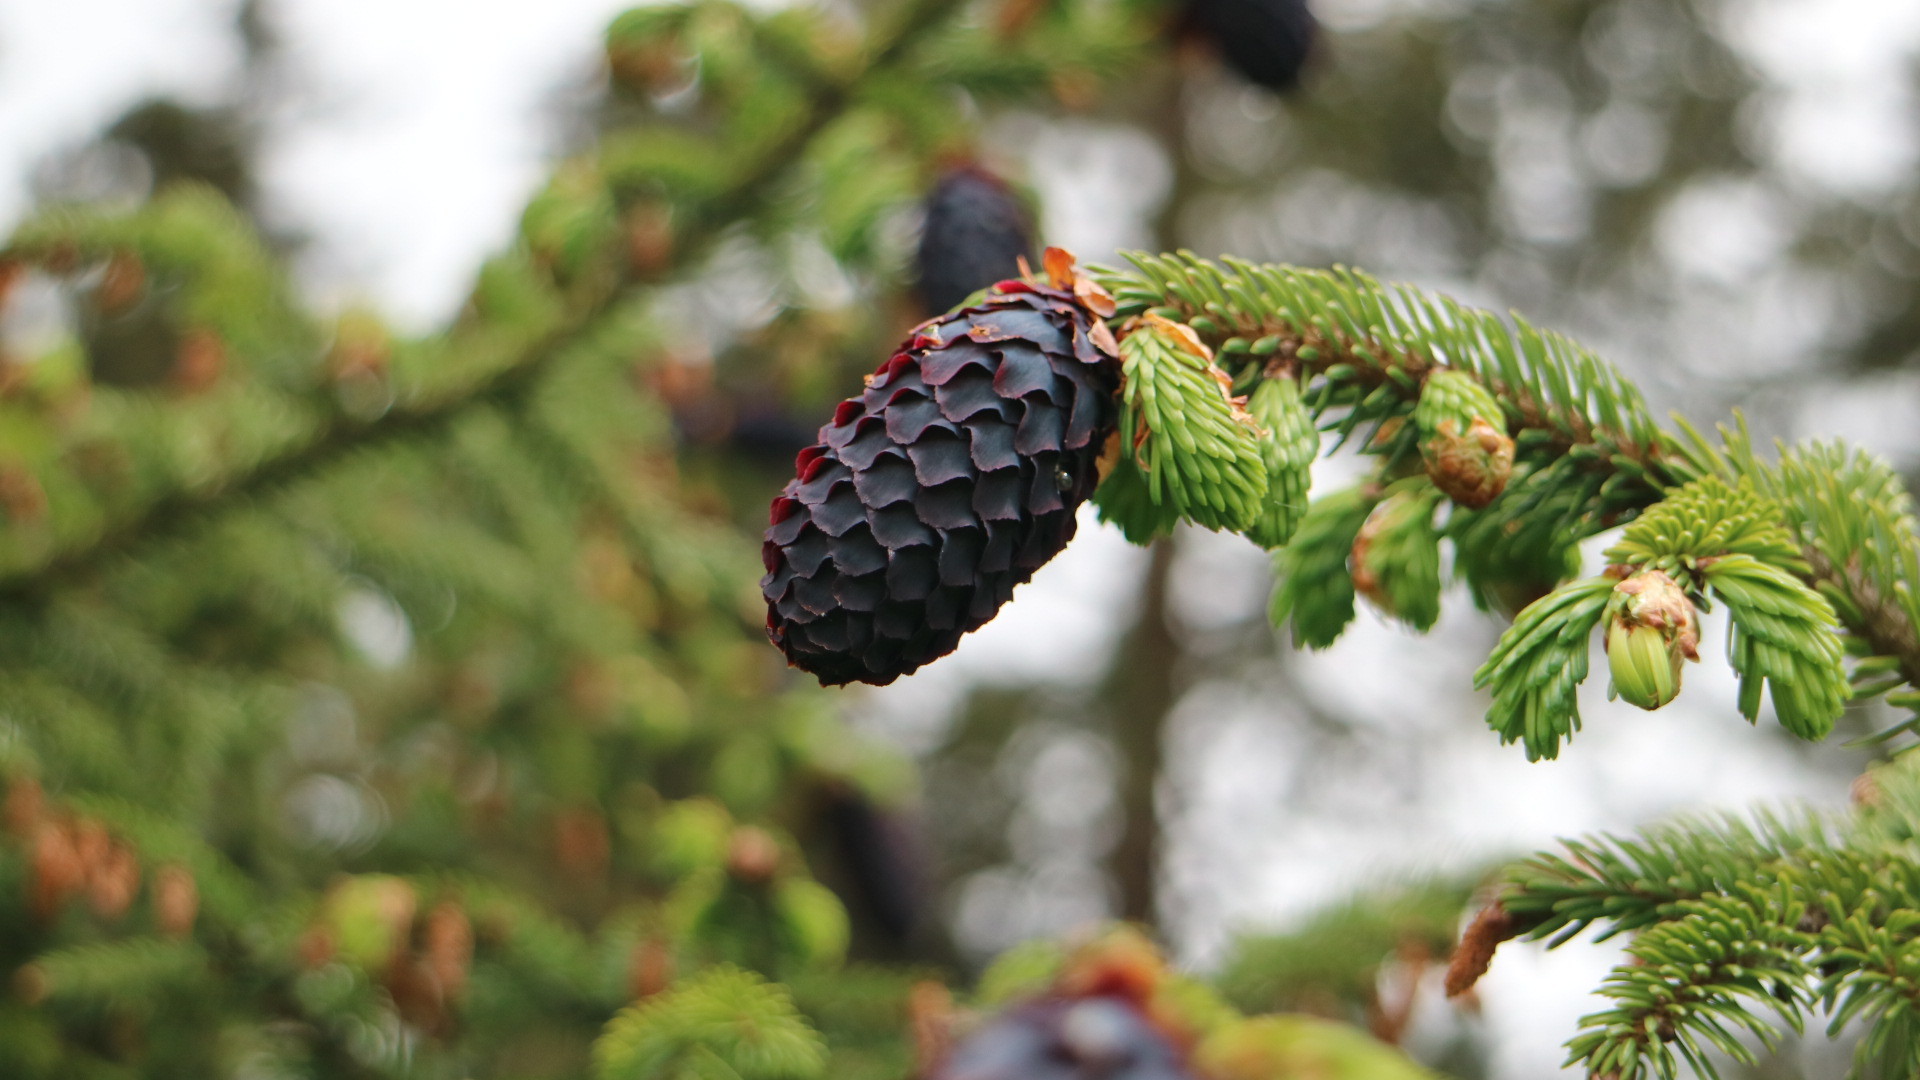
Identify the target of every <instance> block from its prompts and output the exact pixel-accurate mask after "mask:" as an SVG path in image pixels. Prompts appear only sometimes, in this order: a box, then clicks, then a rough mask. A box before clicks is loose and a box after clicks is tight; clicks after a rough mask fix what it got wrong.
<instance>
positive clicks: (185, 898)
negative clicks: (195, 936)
mask: <svg viewBox="0 0 1920 1080" xmlns="http://www.w3.org/2000/svg"><path fill="white" fill-rule="evenodd" d="M199 914H200V887H199V885H198V884H196V883H195V882H194V880H193V872H192V871H190V870H188V869H187V868H186V867H184V866H180V865H178V864H175V863H169V864H167V865H165V866H162V867H161V868H160V869H158V870H156V871H154V874H153V923H154V925H155V926H156V927H158V928H159V930H160V932H161V933H162V934H164V935H166V936H167V937H170V938H184V937H186V936H187V935H189V934H191V933H193V923H194V920H195V919H197V918H198V917H199Z"/></svg>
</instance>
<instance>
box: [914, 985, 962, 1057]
mask: <svg viewBox="0 0 1920 1080" xmlns="http://www.w3.org/2000/svg"><path fill="white" fill-rule="evenodd" d="M957 1018H958V1014H957V1012H956V1010H955V1009H954V1007H953V992H952V991H950V990H948V989H947V988H946V986H945V985H944V984H942V983H938V982H935V981H933V980H932V979H923V980H921V981H920V982H917V983H914V984H913V989H912V990H909V991H908V992H907V1023H908V1025H909V1027H910V1028H911V1029H912V1031H913V1059H914V1063H915V1064H916V1065H917V1066H918V1068H917V1069H915V1071H914V1075H916V1076H931V1075H933V1071H934V1070H935V1069H937V1068H939V1067H940V1063H941V1062H942V1061H945V1060H946V1057H947V1053H948V1051H950V1050H952V1049H953V1028H954V1021H955V1020H956V1019H957Z"/></svg>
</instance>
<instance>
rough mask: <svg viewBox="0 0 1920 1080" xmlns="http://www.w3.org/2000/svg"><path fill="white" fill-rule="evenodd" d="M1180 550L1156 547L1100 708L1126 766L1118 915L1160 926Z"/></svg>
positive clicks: (1116, 873)
mask: <svg viewBox="0 0 1920 1080" xmlns="http://www.w3.org/2000/svg"><path fill="white" fill-rule="evenodd" d="M1173 558H1174V544H1173V541H1172V540H1161V541H1159V542H1158V543H1156V544H1154V545H1153V550H1152V552H1151V553H1150V555H1149V557H1148V561H1147V569H1146V573H1145V575H1144V578H1143V580H1142V583H1141V592H1140V609H1139V613H1138V615H1137V616H1136V617H1135V619H1134V623H1133V626H1132V628H1131V629H1129V630H1128V631H1127V634H1126V636H1125V637H1124V638H1123V639H1122V640H1121V642H1120V647H1119V648H1118V649H1117V650H1115V652H1114V655H1113V663H1112V665H1111V666H1110V667H1109V668H1108V669H1107V674H1106V677H1105V678H1103V679H1102V680H1101V683H1100V690H1099V699H1098V700H1099V703H1100V708H1101V711H1102V712H1104V713H1105V714H1106V716H1107V718H1108V721H1109V723H1110V724H1111V725H1112V726H1111V727H1110V729H1109V730H1111V731H1112V732H1113V739H1114V748H1115V749H1116V750H1117V751H1119V754H1120V760H1121V776H1120V800H1119V801H1120V813H1121V820H1122V826H1121V831H1120V842H1119V843H1118V844H1116V845H1115V846H1114V849H1113V855H1112V863H1111V872H1112V874H1113V881H1114V886H1115V888H1116V890H1117V891H1118V893H1119V899H1120V910H1119V912H1118V914H1119V916H1120V917H1121V918H1123V919H1127V920H1130V921H1135V922H1142V923H1152V922H1153V921H1154V914H1155V911H1154V900H1155V885H1156V883H1157V878H1158V873H1159V862H1160V858H1159V854H1160V810H1159V805H1158V799H1157V797H1156V793H1157V790H1158V788H1159V784H1160V772H1161V765H1162V763H1163V761H1164V759H1165V745H1164V744H1165V731H1164V728H1165V725H1166V717H1167V714H1168V713H1169V712H1171V711H1172V710H1173V705H1174V702H1175V701H1177V700H1179V696H1180V687H1179V684H1178V679H1177V673H1176V670H1175V667H1176V663H1177V661H1178V658H1179V655H1180V645H1179V642H1178V641H1177V640H1175V638H1174V635H1173V631H1172V628H1171V627H1170V626H1169V624H1168V621H1167V591H1168V590H1167V585H1168V578H1169V576H1170V573H1171V571H1172V568H1173Z"/></svg>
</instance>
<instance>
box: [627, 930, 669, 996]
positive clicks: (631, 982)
mask: <svg viewBox="0 0 1920 1080" xmlns="http://www.w3.org/2000/svg"><path fill="white" fill-rule="evenodd" d="M674 968H675V964H674V959H673V943H672V942H671V941H669V940H667V938H665V937H664V936H662V935H660V934H648V935H646V936H644V937H642V938H641V939H640V940H639V941H637V942H635V943H634V946H633V953H632V955H631V956H630V957H628V959H627V991H628V992H629V993H630V994H632V995H633V997H634V998H635V999H636V1000H638V999H640V998H647V997H652V996H653V995H655V994H657V993H659V992H660V991H662V990H665V989H666V988H667V987H668V986H670V985H671V984H672V983H673V974H674Z"/></svg>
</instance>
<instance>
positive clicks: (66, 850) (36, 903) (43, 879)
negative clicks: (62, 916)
mask: <svg viewBox="0 0 1920 1080" xmlns="http://www.w3.org/2000/svg"><path fill="white" fill-rule="evenodd" d="M86 880H87V867H86V864H85V863H84V862H82V861H81V858H80V851H79V848H78V847H77V845H76V844H75V843H74V833H73V830H72V828H71V827H70V826H69V825H68V824H67V823H65V822H60V821H50V822H48V823H46V824H45V825H42V826H41V827H40V830H39V832H38V833H37V834H35V836H34V839H33V855H32V857H31V866H30V873H29V876H28V879H27V900H28V903H29V905H30V906H31V907H32V908H33V913H34V916H35V917H37V918H39V919H41V920H42V921H46V920H51V919H52V918H53V917H54V916H55V915H57V914H59V912H60V909H61V908H62V907H64V906H65V905H66V902H67V899H68V898H69V897H71V896H72V895H73V894H74V893H76V892H78V891H79V890H80V889H81V887H82V886H83V885H84V884H85V883H86Z"/></svg>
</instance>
